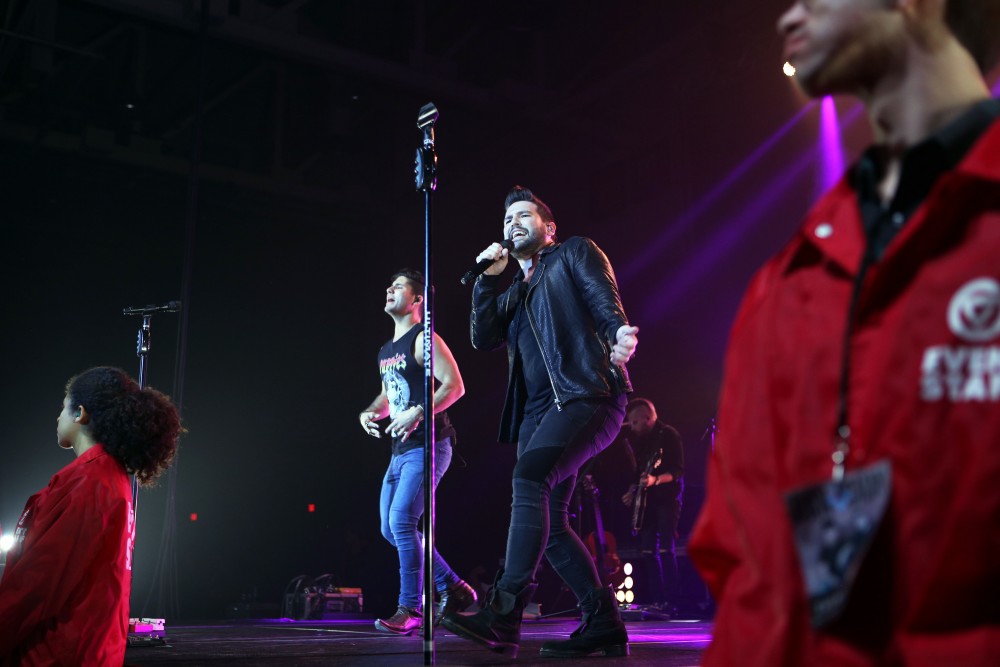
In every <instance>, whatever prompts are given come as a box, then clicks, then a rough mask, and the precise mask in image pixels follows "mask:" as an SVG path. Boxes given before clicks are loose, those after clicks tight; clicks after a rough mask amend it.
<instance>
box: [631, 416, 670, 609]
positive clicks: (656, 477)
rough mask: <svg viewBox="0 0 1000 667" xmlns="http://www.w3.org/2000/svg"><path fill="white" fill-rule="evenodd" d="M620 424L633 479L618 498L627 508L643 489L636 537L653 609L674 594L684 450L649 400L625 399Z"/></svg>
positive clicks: (665, 603)
mask: <svg viewBox="0 0 1000 667" xmlns="http://www.w3.org/2000/svg"><path fill="white" fill-rule="evenodd" d="M624 426H625V427H626V428H627V433H628V440H629V443H630V444H631V445H632V450H633V453H634V456H635V461H636V472H637V473H638V474H639V481H638V484H637V485H635V486H633V487H632V489H630V490H629V492H627V493H626V494H625V495H624V496H622V502H624V503H625V505H626V506H628V507H632V506H633V505H634V503H635V502H636V498H638V497H640V494H642V493H643V492H644V497H643V500H644V501H645V503H646V508H645V512H644V516H643V520H642V525H641V527H640V528H639V531H638V534H637V535H636V537H637V538H638V542H639V550H640V553H641V554H642V561H643V566H644V567H643V572H646V573H651V575H652V577H653V578H654V585H653V588H652V589H651V593H650V594H649V596H648V597H649V602H650V603H651V605H652V606H653V607H657V608H660V609H662V610H670V609H671V600H672V598H676V594H677V554H676V553H675V551H674V538H675V536H676V534H677V519H678V517H680V513H681V496H682V494H683V492H684V448H683V446H682V444H681V436H680V434H679V433H678V432H677V429H675V428H674V427H673V426H668V425H667V424H665V423H664V422H662V421H659V420H658V419H657V416H656V406H654V405H653V402H652V401H650V400H649V399H646V398H633V399H632V400H631V401H629V403H628V407H627V409H626V412H625V424H624ZM658 450H662V454H661V455H660V456H659V457H658V458H659V459H660V463H659V465H655V466H654V467H652V468H651V470H650V472H649V474H646V467H647V464H648V463H649V462H650V461H654V462H655V459H656V458H657V457H655V456H654V454H655V453H656V452H657V451H658ZM646 576H647V577H649V576H650V574H647V575H646ZM647 590H649V589H647Z"/></svg>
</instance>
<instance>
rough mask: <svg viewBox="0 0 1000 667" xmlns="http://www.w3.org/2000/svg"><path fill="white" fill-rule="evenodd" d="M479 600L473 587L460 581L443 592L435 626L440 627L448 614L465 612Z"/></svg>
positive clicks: (435, 615) (435, 618)
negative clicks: (442, 619) (443, 618)
mask: <svg viewBox="0 0 1000 667" xmlns="http://www.w3.org/2000/svg"><path fill="white" fill-rule="evenodd" d="M478 599H479V597H478V596H477V595H476V591H475V590H474V589H473V588H472V586H470V585H469V584H467V583H465V582H464V581H462V580H461V579H459V580H458V582H457V583H456V584H454V585H453V586H449V587H448V588H446V589H445V590H444V591H442V593H441V602H440V603H439V604H438V608H437V613H436V614H434V625H440V624H441V618H442V617H444V616H446V615H448V614H457V613H458V612H460V611H465V610H466V609H468V608H469V607H471V606H472V605H473V604H475V603H476V600H478Z"/></svg>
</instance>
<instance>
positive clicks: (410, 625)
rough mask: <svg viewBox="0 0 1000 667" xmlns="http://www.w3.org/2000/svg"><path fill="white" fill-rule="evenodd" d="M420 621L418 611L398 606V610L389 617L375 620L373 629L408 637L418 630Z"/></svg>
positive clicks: (420, 617) (421, 619) (421, 618)
mask: <svg viewBox="0 0 1000 667" xmlns="http://www.w3.org/2000/svg"><path fill="white" fill-rule="evenodd" d="M422 621H423V617H422V616H421V615H420V612H419V611H417V610H416V609H410V608H409V607H404V606H403V605H399V609H397V610H396V613H395V614H393V615H392V616H391V617H389V618H380V619H378V620H376V621H375V628H376V629H378V630H381V631H382V632H391V633H392V634H394V635H408V634H410V633H411V632H413V631H414V630H416V629H417V628H419V627H420V624H421V622H422Z"/></svg>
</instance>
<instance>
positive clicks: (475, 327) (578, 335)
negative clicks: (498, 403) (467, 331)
mask: <svg viewBox="0 0 1000 667" xmlns="http://www.w3.org/2000/svg"><path fill="white" fill-rule="evenodd" d="M523 278H524V274H523V273H522V272H521V271H518V273H517V275H516V276H515V277H514V284H513V285H511V286H510V287H509V288H508V289H507V290H506V291H504V292H500V276H487V275H481V276H479V278H478V279H477V280H476V284H475V286H474V288H473V291H472V316H471V322H470V324H471V327H470V328H471V334H472V345H473V347H475V348H476V349H477V350H494V349H497V348H500V347H502V346H504V345H506V346H507V361H508V371H507V380H508V381H507V398H506V401H505V403H504V411H503V416H502V417H501V421H500V440H501V441H503V442H515V441H516V440H517V429H518V426H519V424H517V423H515V421H516V416H515V409H514V404H515V401H516V400H518V397H516V396H515V387H514V382H513V379H514V378H513V371H514V361H515V359H516V356H517V350H516V340H517V332H516V331H513V325H514V315H515V313H516V312H517V306H518V305H519V303H520V299H519V297H518V295H519V294H520V292H519V291H518V290H517V289H516V287H517V283H518V282H520V281H521V280H522V279H523ZM524 298H525V300H526V302H527V310H526V313H527V316H528V320H529V322H530V324H531V330H532V331H533V332H534V334H535V338H536V339H537V340H538V346H539V348H541V351H542V357H543V358H544V360H545V367H546V370H547V371H548V375H549V380H550V381H551V383H552V391H553V393H554V394H555V400H556V404H557V406H560V407H561V406H562V405H563V404H565V403H567V402H569V401H572V400H574V399H578V398H597V397H611V396H618V395H620V394H623V393H628V392H631V391H632V384H631V382H630V381H629V378H628V373H627V371H626V370H625V368H624V367H620V366H615V365H613V364H612V363H611V348H612V347H613V346H614V344H615V341H616V337H617V332H618V329H619V327H621V326H623V325H627V324H628V318H626V317H625V310H624V309H623V308H622V303H621V299H620V298H619V296H618V284H617V283H616V282H615V274H614V271H613V270H612V269H611V264H610V262H608V258H607V256H605V254H604V253H603V252H602V251H601V249H600V248H598V247H597V244H595V243H594V242H593V241H592V240H590V239H588V238H585V237H582V236H574V237H571V238H569V239H567V240H566V241H565V242H564V243H556V244H553V245H550V246H547V247H546V248H543V249H542V251H541V253H540V256H539V259H538V265H537V266H536V267H535V272H534V274H533V275H532V276H531V282H530V284H529V285H528V289H527V294H526V296H525V297H524Z"/></svg>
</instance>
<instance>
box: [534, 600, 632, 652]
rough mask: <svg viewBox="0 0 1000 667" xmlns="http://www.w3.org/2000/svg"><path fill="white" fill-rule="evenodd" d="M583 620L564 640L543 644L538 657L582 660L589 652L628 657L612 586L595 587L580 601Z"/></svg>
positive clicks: (626, 639)
mask: <svg viewBox="0 0 1000 667" xmlns="http://www.w3.org/2000/svg"><path fill="white" fill-rule="evenodd" d="M580 610H581V611H582V612H583V620H582V621H581V622H580V627H578V628H577V629H576V630H574V631H573V634H571V635H570V636H569V637H570V638H569V639H567V640H564V641H553V642H545V643H544V644H542V650H541V655H542V656H544V657H547V658H582V657H584V656H588V655H590V654H591V653H600V654H601V655H609V656H621V655H628V632H627V631H626V630H625V624H624V623H623V622H622V617H621V614H619V613H618V602H617V601H616V600H615V594H614V591H612V590H611V587H610V586H608V587H607V588H595V589H594V590H592V591H591V592H590V593H588V594H587V596H586V597H585V598H583V599H582V600H580Z"/></svg>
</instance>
